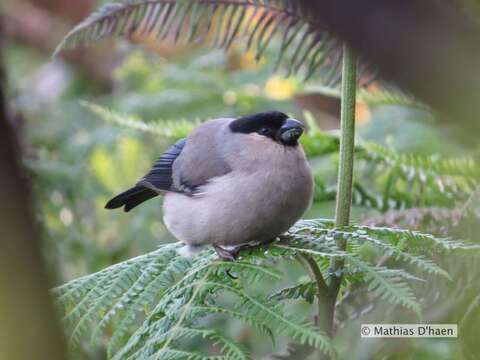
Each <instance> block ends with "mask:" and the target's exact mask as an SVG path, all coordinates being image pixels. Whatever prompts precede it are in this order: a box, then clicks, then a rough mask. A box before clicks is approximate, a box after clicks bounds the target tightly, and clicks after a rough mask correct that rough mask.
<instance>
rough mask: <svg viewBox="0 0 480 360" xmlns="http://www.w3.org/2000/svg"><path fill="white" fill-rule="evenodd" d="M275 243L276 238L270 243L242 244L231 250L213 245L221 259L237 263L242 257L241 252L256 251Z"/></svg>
mask: <svg viewBox="0 0 480 360" xmlns="http://www.w3.org/2000/svg"><path fill="white" fill-rule="evenodd" d="M274 241H275V238H274V239H272V240H269V241H264V242H251V243H246V244H241V245H238V246H235V247H233V248H231V249H225V248H223V247H221V246H218V245H213V248H214V249H215V252H216V253H217V255H218V257H219V258H220V259H222V260H226V261H235V260H237V258H238V256H239V255H240V252H242V251H243V250H250V249H255V248H257V247H260V246H263V245H266V244H270V243H272V242H274Z"/></svg>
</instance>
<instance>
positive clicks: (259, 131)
mask: <svg viewBox="0 0 480 360" xmlns="http://www.w3.org/2000/svg"><path fill="white" fill-rule="evenodd" d="M271 131H272V130H271V129H270V128H267V127H264V128H261V129H260V130H258V133H259V134H260V135H264V136H266V135H268V134H270V133H271Z"/></svg>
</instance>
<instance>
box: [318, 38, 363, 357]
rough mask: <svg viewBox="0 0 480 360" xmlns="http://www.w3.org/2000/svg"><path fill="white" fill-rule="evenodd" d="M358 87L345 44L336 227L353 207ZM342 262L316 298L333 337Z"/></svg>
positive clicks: (335, 263) (336, 261) (323, 327)
mask: <svg viewBox="0 0 480 360" xmlns="http://www.w3.org/2000/svg"><path fill="white" fill-rule="evenodd" d="M356 88H357V71H356V57H355V55H354V54H353V52H352V51H351V50H350V49H349V47H348V46H347V45H344V46H343V67H342V94H341V114H340V121H341V137H340V164H339V171H338V190H337V203H336V211H335V226H336V227H337V228H340V227H344V226H348V225H349V222H350V210H351V207H352V186H353V162H354V161H353V160H354V151H355V103H356ZM335 242H336V244H337V246H338V247H339V248H340V249H341V250H345V247H346V245H347V243H346V239H345V237H344V236H342V237H339V238H338V239H336V240H335ZM343 266H344V261H343V259H333V260H332V262H331V264H330V267H331V272H332V276H331V278H330V282H329V292H328V294H327V295H326V296H322V297H319V299H318V300H319V314H318V315H319V317H320V316H323V317H326V318H325V319H321V322H320V325H321V330H323V331H325V332H326V333H327V334H329V335H330V336H331V337H333V333H334V329H333V322H334V318H335V316H334V315H335V303H336V301H337V296H338V292H339V290H340V284H341V282H342V269H343ZM321 356H323V355H321Z"/></svg>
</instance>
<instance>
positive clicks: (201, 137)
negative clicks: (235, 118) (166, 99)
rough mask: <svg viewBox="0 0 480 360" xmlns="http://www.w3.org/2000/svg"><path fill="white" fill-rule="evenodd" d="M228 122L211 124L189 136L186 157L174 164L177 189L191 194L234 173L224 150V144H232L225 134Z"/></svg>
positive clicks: (183, 153) (174, 179)
mask: <svg viewBox="0 0 480 360" xmlns="http://www.w3.org/2000/svg"><path fill="white" fill-rule="evenodd" d="M227 121H228V119H217V120H211V121H208V122H206V123H204V124H203V125H202V126H200V127H198V128H197V129H195V130H194V131H193V132H192V133H191V134H190V135H189V137H188V138H187V142H186V144H185V147H184V149H183V151H182V153H181V154H180V155H179V156H178V158H177V160H176V161H175V162H174V163H173V168H172V170H173V173H172V178H173V187H174V188H175V189H177V190H180V191H182V192H184V193H187V194H189V193H192V192H194V191H195V189H196V188H198V187H199V186H201V185H204V184H205V183H207V182H208V181H209V180H210V179H212V178H214V177H219V176H223V175H226V174H228V173H229V172H231V171H232V169H231V167H230V166H229V164H228V163H227V162H226V160H225V158H224V156H222V154H223V153H222V151H221V149H220V147H221V146H222V143H223V142H224V141H228V137H225V136H224V134H223V130H222V127H223V125H225V123H226V122H227Z"/></svg>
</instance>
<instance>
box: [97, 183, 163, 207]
mask: <svg viewBox="0 0 480 360" xmlns="http://www.w3.org/2000/svg"><path fill="white" fill-rule="evenodd" d="M157 195H158V193H157V192H156V191H153V190H151V189H148V188H146V187H143V186H140V185H137V186H135V187H133V188H131V189H129V190H127V191H125V192H123V193H121V194H120V195H117V196H115V197H114V198H113V199H112V200H110V201H109V202H108V203H107V204H106V205H105V208H106V209H117V208H119V207H122V206H125V207H124V208H123V210H124V211H125V212H129V211H130V210H132V209H133V208H134V207H135V206H137V205H140V204H141V203H143V202H144V201H147V200H150V199H151V198H153V197H155V196H157Z"/></svg>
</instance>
